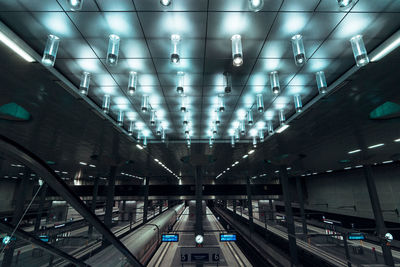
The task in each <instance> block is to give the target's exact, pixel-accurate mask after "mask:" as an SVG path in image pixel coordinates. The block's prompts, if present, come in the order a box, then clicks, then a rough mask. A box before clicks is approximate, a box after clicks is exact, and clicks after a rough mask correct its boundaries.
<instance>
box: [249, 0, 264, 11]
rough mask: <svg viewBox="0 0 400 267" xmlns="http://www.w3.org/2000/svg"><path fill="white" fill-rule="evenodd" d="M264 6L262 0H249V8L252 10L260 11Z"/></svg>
mask: <svg viewBox="0 0 400 267" xmlns="http://www.w3.org/2000/svg"><path fill="white" fill-rule="evenodd" d="M263 6H264V0H249V9H250V11H253V12H258V11H260V10H261V9H262V8H263Z"/></svg>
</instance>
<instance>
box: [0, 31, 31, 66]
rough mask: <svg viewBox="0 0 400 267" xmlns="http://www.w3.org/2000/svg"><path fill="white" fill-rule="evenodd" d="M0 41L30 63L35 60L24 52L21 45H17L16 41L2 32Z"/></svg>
mask: <svg viewBox="0 0 400 267" xmlns="http://www.w3.org/2000/svg"><path fill="white" fill-rule="evenodd" d="M0 41H1V42H2V43H3V44H5V45H6V46H8V47H9V48H10V49H11V50H13V51H14V52H15V53H17V54H18V55H19V56H20V57H22V58H23V59H25V60H26V61H28V62H30V63H32V62H35V61H36V60H35V59H34V58H33V57H31V56H30V55H29V54H28V53H27V52H25V51H24V50H23V49H22V48H21V47H19V46H18V45H17V44H16V43H14V42H13V41H11V39H10V38H8V37H7V36H5V35H4V33H2V32H0Z"/></svg>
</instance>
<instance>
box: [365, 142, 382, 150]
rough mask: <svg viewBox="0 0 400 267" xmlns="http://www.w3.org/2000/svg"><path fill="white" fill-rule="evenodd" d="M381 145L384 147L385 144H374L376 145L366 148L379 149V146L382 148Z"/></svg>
mask: <svg viewBox="0 0 400 267" xmlns="http://www.w3.org/2000/svg"><path fill="white" fill-rule="evenodd" d="M383 145H385V144H382V143H381V144H376V145H372V146H369V147H368V148H369V149H372V148H376V147H380V146H383Z"/></svg>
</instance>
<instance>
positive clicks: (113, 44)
mask: <svg viewBox="0 0 400 267" xmlns="http://www.w3.org/2000/svg"><path fill="white" fill-rule="evenodd" d="M119 41H120V38H119V36H118V35H116V34H110V36H109V40H108V49H107V58H106V62H107V64H108V65H109V66H115V65H117V63H118V54H119Z"/></svg>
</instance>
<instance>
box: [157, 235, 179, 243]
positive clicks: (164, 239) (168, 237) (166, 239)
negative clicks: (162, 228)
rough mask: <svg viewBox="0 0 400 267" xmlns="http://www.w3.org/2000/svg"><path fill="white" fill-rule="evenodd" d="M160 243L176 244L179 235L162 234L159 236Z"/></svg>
mask: <svg viewBox="0 0 400 267" xmlns="http://www.w3.org/2000/svg"><path fill="white" fill-rule="evenodd" d="M161 241H162V242H178V241H179V235H178V234H163V235H162V236H161Z"/></svg>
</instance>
